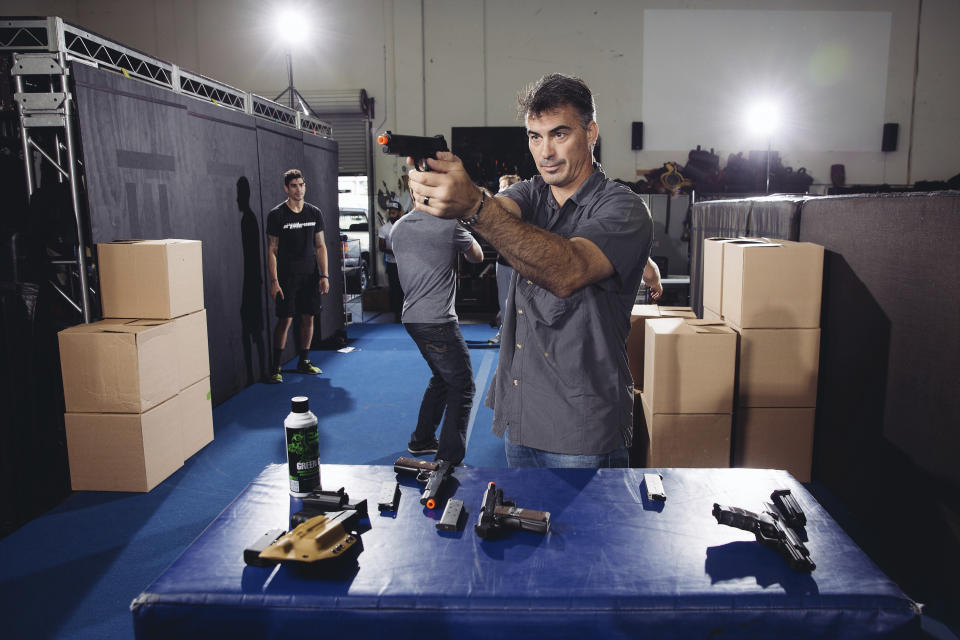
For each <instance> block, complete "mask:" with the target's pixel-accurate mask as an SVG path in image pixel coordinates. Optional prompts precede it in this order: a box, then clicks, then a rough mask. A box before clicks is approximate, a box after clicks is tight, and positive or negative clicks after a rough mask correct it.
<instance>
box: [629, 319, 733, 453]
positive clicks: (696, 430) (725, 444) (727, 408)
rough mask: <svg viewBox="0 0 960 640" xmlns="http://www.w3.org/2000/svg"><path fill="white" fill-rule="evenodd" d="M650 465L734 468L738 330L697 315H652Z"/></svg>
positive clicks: (646, 411) (648, 336)
mask: <svg viewBox="0 0 960 640" xmlns="http://www.w3.org/2000/svg"><path fill="white" fill-rule="evenodd" d="M644 333H645V347H644V365H643V376H644V378H643V391H642V392H641V393H640V404H641V408H642V414H643V422H644V425H645V428H646V436H647V442H646V459H645V460H644V461H643V466H646V467H728V466H730V432H731V424H732V413H733V390H734V370H735V366H736V352H737V334H736V332H734V331H733V330H732V329H730V328H729V327H727V326H725V325H724V324H723V323H714V322H710V321H704V320H697V319H695V318H692V319H691V318H654V319H650V320H646V328H645V331H644Z"/></svg>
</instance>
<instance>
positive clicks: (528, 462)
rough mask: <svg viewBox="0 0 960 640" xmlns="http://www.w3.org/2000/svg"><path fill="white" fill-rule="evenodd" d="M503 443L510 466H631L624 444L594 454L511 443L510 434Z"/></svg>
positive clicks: (589, 467)
mask: <svg viewBox="0 0 960 640" xmlns="http://www.w3.org/2000/svg"><path fill="white" fill-rule="evenodd" d="M503 443H504V449H506V452H507V466H508V467H540V468H549V469H559V468H564V467H565V468H580V469H609V468H619V467H629V466H630V454H629V453H628V452H627V447H626V446H624V445H620V446H619V447H617V448H616V449H614V450H613V451H611V452H609V453H602V454H600V455H596V456H592V455H579V454H574V453H551V452H549V451H542V450H540V449H534V448H533V447H525V446H523V445H521V444H511V442H510V438H509V434H504V436H503Z"/></svg>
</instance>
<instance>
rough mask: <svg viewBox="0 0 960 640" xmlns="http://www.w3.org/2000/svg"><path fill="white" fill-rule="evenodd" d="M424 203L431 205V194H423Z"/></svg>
mask: <svg viewBox="0 0 960 640" xmlns="http://www.w3.org/2000/svg"><path fill="white" fill-rule="evenodd" d="M423 204H424V205H426V206H430V196H423Z"/></svg>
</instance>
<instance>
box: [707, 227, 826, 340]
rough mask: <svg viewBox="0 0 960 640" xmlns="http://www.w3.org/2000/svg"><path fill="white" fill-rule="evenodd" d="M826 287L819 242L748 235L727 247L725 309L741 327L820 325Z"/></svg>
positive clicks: (734, 323)
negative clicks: (768, 239) (761, 237)
mask: <svg viewBox="0 0 960 640" xmlns="http://www.w3.org/2000/svg"><path fill="white" fill-rule="evenodd" d="M822 285H823V247H822V246H820V245H818V244H813V243H810V242H789V241H786V240H776V241H767V242H759V243H758V242H756V240H755V239H745V240H743V241H741V240H734V241H731V242H727V243H725V244H724V245H723V286H722V293H721V295H722V298H723V300H722V303H721V309H720V313H721V315H723V318H724V320H726V321H727V322H729V323H730V324H731V325H733V326H735V327H737V328H738V329H812V328H816V327H819V326H820V297H821V289H822ZM714 311H716V309H714Z"/></svg>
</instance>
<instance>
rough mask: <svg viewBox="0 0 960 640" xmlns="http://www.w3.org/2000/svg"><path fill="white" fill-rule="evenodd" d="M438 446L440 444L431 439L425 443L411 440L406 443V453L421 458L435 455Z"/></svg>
mask: <svg viewBox="0 0 960 640" xmlns="http://www.w3.org/2000/svg"><path fill="white" fill-rule="evenodd" d="M439 446H440V443H439V442H438V441H437V439H436V438H431V439H430V440H427V441H426V442H414V441H413V440H411V441H410V442H408V443H407V451H409V452H410V453H412V454H413V455H415V456H422V455H426V454H428V453H436V452H437V448H438V447H439Z"/></svg>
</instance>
